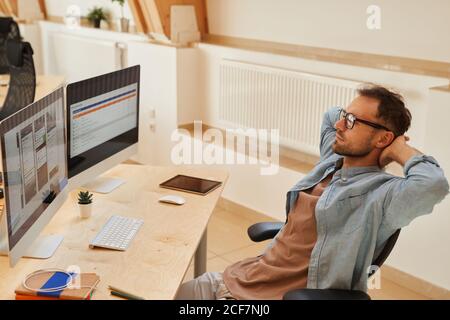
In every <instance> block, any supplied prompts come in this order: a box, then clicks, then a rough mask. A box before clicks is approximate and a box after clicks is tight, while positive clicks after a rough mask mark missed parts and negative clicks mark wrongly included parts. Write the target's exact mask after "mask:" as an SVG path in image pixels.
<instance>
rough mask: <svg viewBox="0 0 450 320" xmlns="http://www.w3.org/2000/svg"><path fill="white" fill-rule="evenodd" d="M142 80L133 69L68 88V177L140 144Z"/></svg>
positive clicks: (136, 69)
mask: <svg viewBox="0 0 450 320" xmlns="http://www.w3.org/2000/svg"><path fill="white" fill-rule="evenodd" d="M139 80H140V67H139V66H134V67H130V68H127V69H123V70H119V71H116V72H112V73H108V74H105V75H101V76H98V77H95V78H91V79H88V80H84V81H80V82H76V83H73V84H69V85H68V86H67V132H68V141H67V142H68V159H67V160H68V166H69V178H71V177H73V176H76V175H77V174H79V173H81V172H83V171H85V170H86V169H89V168H90V167H92V166H94V165H96V164H98V163H99V162H101V161H103V160H105V159H107V158H109V157H111V156H113V155H114V154H116V153H118V152H119V151H121V150H124V149H126V148H127V147H129V146H131V145H133V144H136V143H137V142H138V138H139V131H138V125H139Z"/></svg>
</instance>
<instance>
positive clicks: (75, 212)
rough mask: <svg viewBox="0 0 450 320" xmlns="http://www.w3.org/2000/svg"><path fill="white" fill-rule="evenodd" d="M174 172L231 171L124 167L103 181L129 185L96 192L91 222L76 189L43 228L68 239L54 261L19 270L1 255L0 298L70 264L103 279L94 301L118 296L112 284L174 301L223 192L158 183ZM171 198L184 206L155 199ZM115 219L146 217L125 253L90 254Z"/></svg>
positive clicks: (220, 175) (206, 174)
mask: <svg viewBox="0 0 450 320" xmlns="http://www.w3.org/2000/svg"><path fill="white" fill-rule="evenodd" d="M176 174H188V175H193V176H197V177H201V178H207V179H215V180H218V181H223V182H226V180H227V177H228V174H227V173H226V171H222V170H212V169H207V168H195V167H152V166H141V165H125V164H121V165H119V166H117V167H115V168H113V169H112V170H110V171H108V172H107V173H106V174H105V176H109V177H121V178H125V179H126V180H127V183H126V184H124V185H122V186H120V187H119V188H118V189H116V190H114V191H113V192H112V193H110V194H106V195H102V194H95V195H94V208H93V212H92V216H91V217H90V218H89V219H81V218H80V217H79V209H78V205H77V201H76V191H74V192H72V193H71V194H70V196H69V198H68V199H67V201H66V202H65V203H64V205H63V206H62V207H61V209H60V210H59V211H58V212H57V214H56V215H55V217H54V218H53V219H52V221H51V222H50V224H49V225H48V226H47V227H46V229H44V231H43V233H42V234H44V235H49V234H61V235H64V240H63V242H62V244H61V246H60V247H59V248H58V249H57V251H56V252H55V254H54V256H53V257H51V258H50V259H48V260H36V259H26V258H22V259H21V260H20V261H19V263H18V264H17V265H16V266H15V267H14V268H10V267H9V262H8V259H7V257H0V299H14V289H15V288H16V287H17V285H18V284H20V283H21V281H22V280H23V278H24V277H25V276H26V275H27V274H29V273H31V272H33V271H35V270H38V269H42V268H63V269H66V268H67V267H68V266H72V265H76V266H79V267H80V268H81V272H95V273H97V274H98V275H99V276H100V283H99V285H98V287H97V290H96V292H95V293H94V296H93V299H115V297H113V296H111V295H110V294H109V291H108V289H107V288H108V285H112V286H116V287H119V288H121V289H123V290H129V291H130V292H132V293H134V294H136V295H138V296H142V297H145V298H146V299H163V300H165V299H173V298H174V297H175V295H176V292H177V290H178V287H179V285H180V284H181V281H182V280H183V278H184V275H185V273H186V271H187V269H188V267H189V264H190V261H191V259H192V257H193V255H194V253H195V250H196V248H197V245H198V244H199V242H200V240H201V237H202V234H203V232H204V231H205V230H206V227H207V224H208V221H209V218H210V216H211V214H212V212H213V210H214V208H215V206H216V203H217V201H218V199H219V197H220V195H221V193H222V190H223V187H224V185H222V186H221V187H220V188H218V189H216V190H214V191H212V192H211V193H210V194H208V195H206V196H200V195H195V194H189V193H184V192H178V191H174V190H168V189H162V188H160V187H159V186H158V185H159V183H161V182H163V181H165V180H167V179H169V178H171V177H172V176H174V175H176ZM166 194H179V195H182V196H183V197H185V198H186V200H187V201H186V204H184V205H183V206H174V205H170V204H163V203H159V202H158V199H159V198H160V197H161V196H163V195H166ZM114 214H117V215H123V216H131V217H137V218H141V219H144V224H143V226H142V227H141V229H140V230H139V232H138V233H137V235H136V237H135V238H134V239H133V241H132V242H131V244H130V247H129V248H128V250H127V251H125V252H120V251H112V250H106V249H89V247H88V244H89V241H90V240H91V239H93V238H94V236H95V235H96V234H97V232H98V231H99V230H100V228H101V227H102V226H103V224H104V223H105V222H106V221H107V219H108V218H109V217H110V216H111V215H114Z"/></svg>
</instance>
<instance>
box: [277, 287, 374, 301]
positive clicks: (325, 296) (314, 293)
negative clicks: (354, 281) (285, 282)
mask: <svg viewBox="0 0 450 320" xmlns="http://www.w3.org/2000/svg"><path fill="white" fill-rule="evenodd" d="M283 300H370V296H369V295H368V294H367V293H365V292H363V291H357V290H338V289H297V290H292V291H289V292H288V293H286V294H285V295H284V296H283Z"/></svg>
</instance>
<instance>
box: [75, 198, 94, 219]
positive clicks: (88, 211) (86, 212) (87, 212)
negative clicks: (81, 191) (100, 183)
mask: <svg viewBox="0 0 450 320" xmlns="http://www.w3.org/2000/svg"><path fill="white" fill-rule="evenodd" d="M92 204H93V203H92V202H91V203H89V204H78V206H79V207H80V217H81V218H83V219H87V218H89V217H90V216H91V215H92Z"/></svg>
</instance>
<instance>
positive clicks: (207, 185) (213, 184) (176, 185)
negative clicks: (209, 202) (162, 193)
mask: <svg viewBox="0 0 450 320" xmlns="http://www.w3.org/2000/svg"><path fill="white" fill-rule="evenodd" d="M221 185H222V182H219V181H213V180H207V179H202V178H196V177H190V176H185V175H182V174H179V175H177V176H175V177H173V178H171V179H169V180H167V181H164V182H163V183H161V184H160V185H159V186H160V187H161V188H167V189H173V190H179V191H185V192H190V193H195V194H201V195H205V194H208V193H210V192H211V191H213V190H214V189H216V188H218V187H219V186H221Z"/></svg>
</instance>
